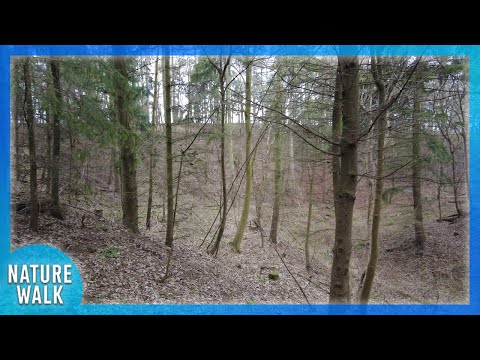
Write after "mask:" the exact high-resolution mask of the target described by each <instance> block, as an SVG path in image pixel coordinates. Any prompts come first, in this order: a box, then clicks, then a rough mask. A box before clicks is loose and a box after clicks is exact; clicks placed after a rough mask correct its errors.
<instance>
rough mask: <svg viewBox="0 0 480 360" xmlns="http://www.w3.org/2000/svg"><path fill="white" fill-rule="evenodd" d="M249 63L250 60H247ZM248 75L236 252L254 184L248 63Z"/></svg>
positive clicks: (248, 68)
mask: <svg viewBox="0 0 480 360" xmlns="http://www.w3.org/2000/svg"><path fill="white" fill-rule="evenodd" d="M247 61H248V60H247ZM246 66H247V74H246V88H245V102H246V106H245V108H246V110H245V136H246V140H245V159H246V162H247V166H246V170H245V171H246V173H247V176H246V183H245V199H244V201H243V209H242V215H241V217H240V223H239V224H238V227H237V233H236V234H235V238H234V239H233V248H234V249H235V251H236V252H240V244H241V242H242V239H243V234H244V232H245V227H246V225H247V221H248V214H249V211H250V198H251V196H252V182H253V156H252V154H251V153H250V143H251V138H252V128H251V124H250V113H251V109H252V104H251V101H252V63H251V61H248V62H247V64H246Z"/></svg>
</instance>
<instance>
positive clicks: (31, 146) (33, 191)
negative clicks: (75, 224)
mask: <svg viewBox="0 0 480 360" xmlns="http://www.w3.org/2000/svg"><path fill="white" fill-rule="evenodd" d="M23 76H24V81H25V103H24V110H23V111H24V116H25V122H26V123H27V128H28V155H29V160H30V230H32V231H34V232H38V194H37V160H36V152H35V123H34V118H33V100H32V79H31V76H30V58H29V57H27V58H26V59H25V62H24V64H23Z"/></svg>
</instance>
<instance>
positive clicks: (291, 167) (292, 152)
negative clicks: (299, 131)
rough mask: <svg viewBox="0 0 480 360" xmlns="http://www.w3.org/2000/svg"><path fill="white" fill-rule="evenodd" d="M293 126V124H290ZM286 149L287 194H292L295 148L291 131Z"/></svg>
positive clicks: (293, 189) (293, 188)
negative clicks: (287, 162) (287, 164)
mask: <svg viewBox="0 0 480 360" xmlns="http://www.w3.org/2000/svg"><path fill="white" fill-rule="evenodd" d="M292 126H293V124H292ZM288 149H289V152H290V154H289V155H290V156H289V160H290V161H289V174H288V175H289V176H288V183H289V184H288V189H289V195H290V196H293V195H294V191H295V188H296V186H295V148H294V146H293V132H292V131H290V133H289V134H288Z"/></svg>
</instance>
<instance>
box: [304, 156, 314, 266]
mask: <svg viewBox="0 0 480 360" xmlns="http://www.w3.org/2000/svg"><path fill="white" fill-rule="evenodd" d="M308 167H309V171H310V185H309V188H308V215H307V234H306V236H305V268H306V269H307V271H309V270H310V268H311V265H310V249H309V247H310V225H311V223H312V206H313V182H314V179H315V162H313V166H310V164H309V165H308Z"/></svg>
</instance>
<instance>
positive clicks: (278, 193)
mask: <svg viewBox="0 0 480 360" xmlns="http://www.w3.org/2000/svg"><path fill="white" fill-rule="evenodd" d="M275 92H276V94H275V106H274V109H275V113H274V114H273V118H274V122H275V124H274V128H275V135H274V140H273V142H274V145H273V147H274V161H275V172H274V189H275V190H274V195H273V211H272V222H271V226H270V236H269V239H270V241H271V242H272V243H273V244H276V243H277V234H278V222H279V219H280V201H281V198H282V143H281V138H280V136H281V134H280V122H281V121H282V119H281V117H280V116H279V113H281V108H282V104H281V102H282V85H281V83H280V77H279V76H278V75H275Z"/></svg>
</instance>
